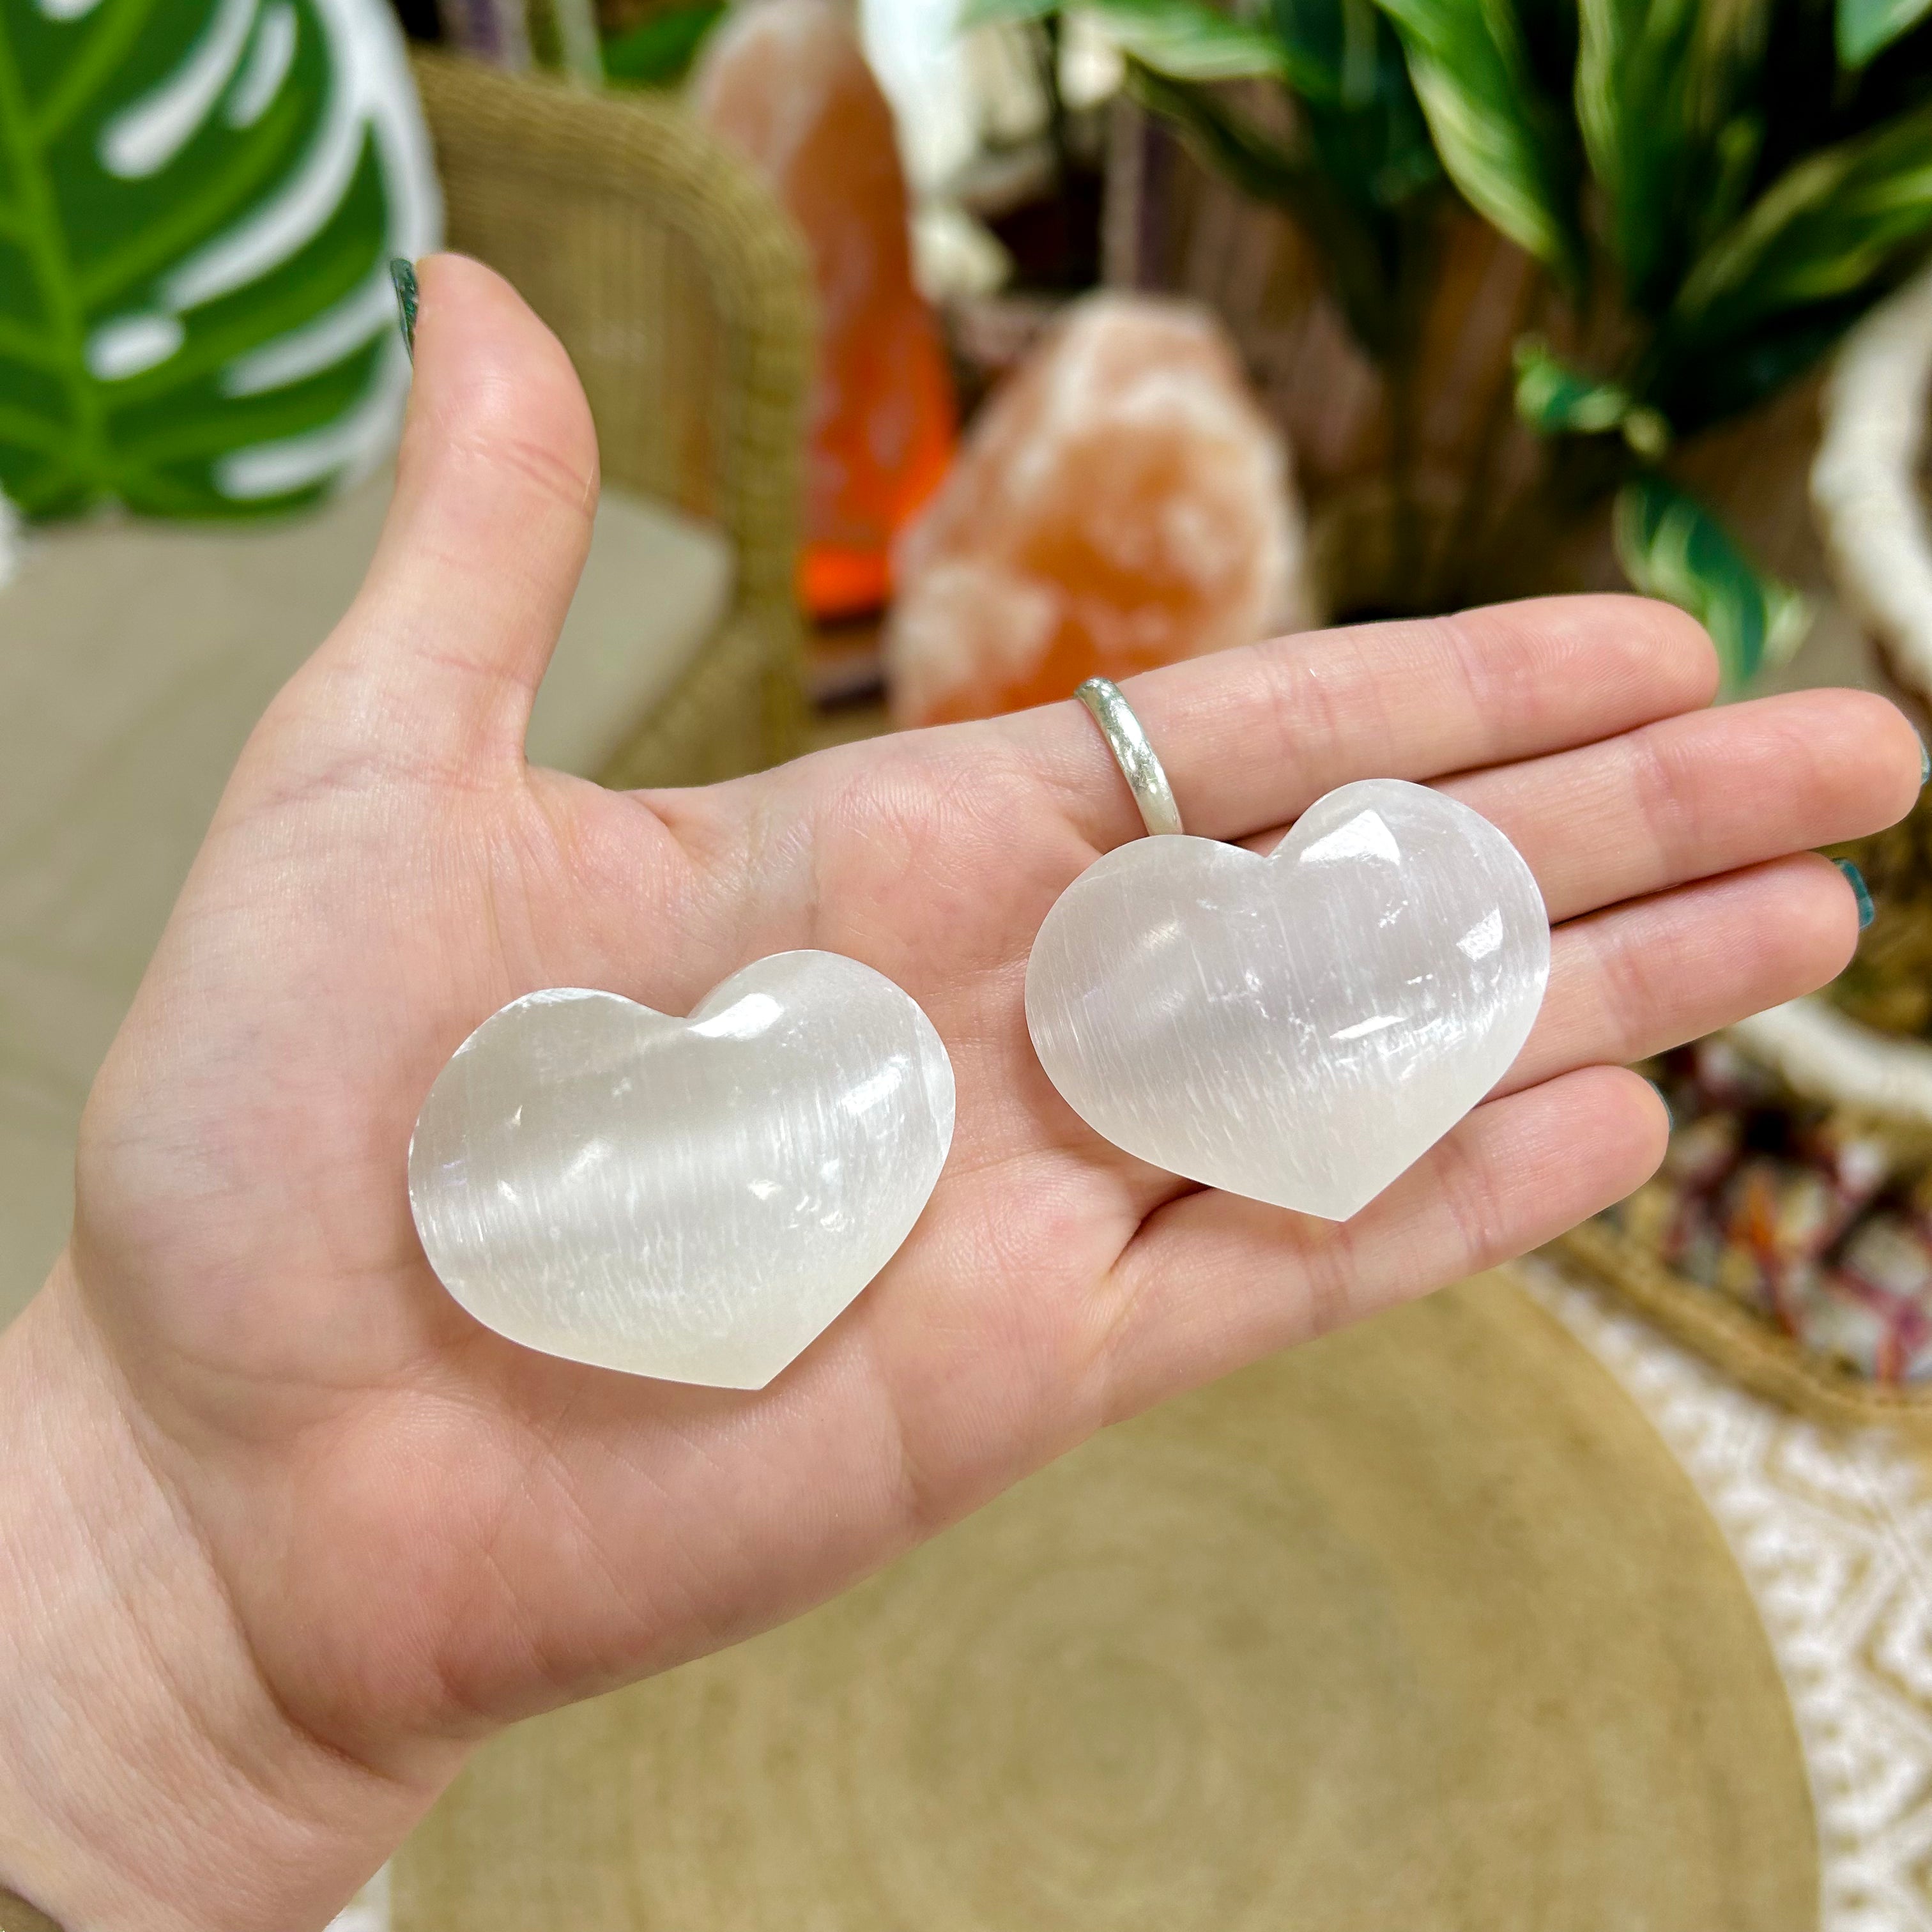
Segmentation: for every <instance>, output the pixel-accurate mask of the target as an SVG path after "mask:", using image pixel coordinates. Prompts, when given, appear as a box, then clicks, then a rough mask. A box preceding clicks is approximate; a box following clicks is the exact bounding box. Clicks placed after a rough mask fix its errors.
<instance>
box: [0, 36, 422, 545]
mask: <svg viewBox="0 0 1932 1932" xmlns="http://www.w3.org/2000/svg"><path fill="white" fill-rule="evenodd" d="M438 223H439V214H438V208H437V195H436V190H435V184H434V175H433V174H432V172H431V169H430V166H429V161H428V146H427V142H426V141H425V138H424V136H423V133H422V127H421V124H420V121H419V117H418V114H417V110H416V103H415V96H414V93H413V89H412V88H411V86H410V80H409V74H408V70H407V65H406V64H405V62H404V57H403V53H402V49H401V40H400V38H399V37H398V34H397V32H396V30H395V27H394V26H393V25H392V23H391V20H390V19H389V16H388V14H387V13H386V10H385V9H384V8H383V6H382V5H381V0H0V492H4V493H5V494H6V495H7V496H10V497H11V498H12V499H13V501H14V502H16V503H17V504H18V505H20V508H21V509H22V510H23V511H26V513H27V514H28V515H29V516H40V517H44V516H52V515H58V514H68V513H71V512H74V511H80V510H83V509H85V508H87V507H88V506H89V505H91V504H94V503H97V502H102V501H106V500H116V501H118V502H121V503H123V504H124V505H126V506H127V508H130V509H132V510H134V511H139V512H141V513H142V514H148V515H155V516H187V517H210V516H241V515H248V514H259V513H262V512H265V511H275V510H280V509H284V508H292V507H294V506H295V505H299V504H300V503H302V502H307V501H309V500H311V499H313V498H314V497H316V496H319V495H320V494H322V493H324V492H325V491H326V490H328V489H329V488H330V487H332V485H333V484H335V483H337V482H338V481H340V480H341V478H343V477H344V475H347V474H349V473H350V472H354V471H355V470H356V469H359V468H360V467H362V466H365V465H366V463H368V461H370V460H372V459H373V458H374V457H375V456H376V455H378V454H379V453H380V451H381V449H383V446H384V445H385V443H386V440H387V437H388V436H389V434H390V432H391V430H392V426H393V423H394V420H395V410H396V407H397V402H398V395H399V392H400V389H401V385H402V383H403V382H404V380H406V379H405V373H404V372H405V365H404V361H403V356H402V350H401V344H400V341H398V337H397V332H396V330H395V326H394V308H393V303H392V297H391V295H390V293H389V283H388V277H387V270H386V264H387V262H388V260H389V257H392V256H393V255H398V254H401V255H407V256H412V257H413V256H415V255H416V254H420V253H422V251H424V250H425V249H426V248H431V247H433V246H434V245H435V241H436V235H437V226H438Z"/></svg>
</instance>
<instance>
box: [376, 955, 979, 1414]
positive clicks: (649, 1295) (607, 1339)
mask: <svg viewBox="0 0 1932 1932" xmlns="http://www.w3.org/2000/svg"><path fill="white" fill-rule="evenodd" d="M952 1139H953V1067H952V1063H951V1062H950V1061H949V1060H948V1059H947V1055H946V1049H945V1048H944V1046H942V1045H941V1042H940V1038H939V1036H938V1034H937V1033H935V1031H933V1027H932V1022H931V1021H930V1020H929V1019H927V1018H926V1015H925V1014H924V1013H922V1012H921V1011H920V1010H919V1007H918V1005H917V1004H916V1002H915V1001H913V999H912V998H911V997H910V995H908V994H907V993H905V992H902V991H901V989H899V988H898V987H897V986H894V985H893V984H892V981H891V980H888V979H886V977H884V976H883V974H878V973H875V972H874V971H872V969H871V968H870V967H869V966H862V965H859V962H857V961H856V959H843V958H841V957H840V956H838V954H836V953H807V952H801V953H774V954H773V955H772V956H771V957H770V958H769V959H760V960H758V961H757V962H755V963H754V964H753V965H749V966H747V967H746V968H745V969H744V971H742V972H741V973H736V974H733V975H732V977H730V979H728V980H726V981H724V983H723V984H722V985H721V986H718V988H717V989H715V991H714V992H712V993H711V995H709V997H708V998H706V1000H705V1001H703V1004H701V1005H700V1006H699V1007H697V1010H695V1011H694V1013H692V1014H691V1017H690V1018H689V1019H682V1020H681V1019H670V1018H669V1017H667V1016H666V1015H664V1014H663V1013H653V1012H652V1010H651V1009H650V1008H649V1007H640V1006H638V1005H637V1004H634V1002H633V1001H629V1000H625V999H620V998H619V997H618V996H617V995H616V994H614V993H595V992H583V991H580V990H577V989H571V988H560V989H553V990H552V991H550V992H541V993H531V994H529V995H526V997H525V998H522V999H520V1000H515V1001H511V1004H509V1005H508V1006H507V1007H504V1008H503V1009H502V1011H501V1012H500V1013H495V1014H493V1015H492V1016H491V1017H490V1019H487V1020H485V1021H484V1022H483V1024H482V1025H481V1026H480V1027H478V1028H477V1029H476V1031H475V1032H474V1033H473V1034H471V1035H470V1036H469V1038H468V1039H467V1040H465V1041H464V1042H463V1044H462V1046H460V1047H458V1049H457V1050H456V1052H455V1055H454V1056H453V1057H452V1059H451V1061H450V1062H449V1065H448V1066H446V1067H445V1068H444V1069H443V1071H442V1073H440V1074H439V1075H437V1080H436V1085H434V1087H432V1088H431V1089H430V1094H429V1098H428V1100H425V1102H424V1103H423V1108H422V1114H421V1115H420V1116H419V1118H418V1119H417V1121H416V1136H415V1138H414V1139H413V1140H412V1141H411V1142H410V1205H411V1206H412V1207H413V1209H414V1211H415V1214H416V1229H417V1232H419V1234H420V1235H422V1244H423V1247H424V1250H425V1252H426V1253H428V1256H429V1261H430V1265H431V1267H432V1268H434V1269H435V1271H436V1272H437V1275H438V1277H440V1279H441V1280H442V1282H443V1286H445V1287H446V1288H447V1289H449V1292H450V1293H451V1294H452V1295H454V1296H455V1298H456V1299H457V1300H458V1301H459V1302H460V1303H461V1304H463V1307H465V1308H466V1309H467V1310H469V1312H470V1313H471V1314H472V1315H473V1316H475V1317H476V1319H478V1321H479V1322H484V1323H485V1324H486V1325H487V1326H489V1327H490V1328H493V1329H495V1330H496V1332H497V1333H498V1334H501V1335H507V1336H508V1337H509V1338H510V1339H511V1340H512V1341H513V1342H520V1343H523V1344H524V1346H526V1347H528V1348H532V1349H542V1350H543V1351H544V1352H545V1353H547V1354H549V1355H562V1356H565V1357H567V1358H568V1359H570V1360H571V1361H579V1362H592V1363H595V1364H598V1366H599V1367H604V1368H608V1369H622V1370H628V1372H629V1373H631V1374H633V1375H640V1376H657V1377H659V1378H661V1379H664V1380H666V1381H670V1382H703V1383H706V1384H709V1385H711V1386H712V1387H714V1388H763V1387H764V1385H766V1383H767V1382H769V1381H770V1380H771V1379H772V1377H773V1376H775V1375H776V1374H777V1373H778V1371H779V1370H781V1369H782V1368H784V1367H785V1365H786V1364H787V1363H789V1362H790V1361H792V1360H793V1358H794V1357H796V1355H798V1354H799V1352H800V1351H802V1349H805V1347H806V1346H807V1345H808V1344H809V1343H811V1341H812V1340H813V1339H814V1337H817V1335H818V1334H820V1333H821V1332H822V1331H823V1330H824V1329H825V1328H826V1326H827V1325H828V1324H829V1323H830V1322H831V1321H832V1319H833V1318H834V1317H835V1316H837V1315H838V1313H839V1312H840V1311H841V1310H842V1309H844V1307H846V1305H847V1304H848V1303H849V1302H850V1301H852V1299H853V1297H854V1296H856V1295H857V1294H858V1293H859V1290H860V1289H862V1288H863V1287H864V1286H865V1284H866V1283H868V1282H869V1281H870V1280H871V1279H872V1277H874V1275H875V1274H877V1273H878V1271H880V1268H883V1267H884V1266H885V1265H886V1262H888V1261H889V1260H890V1259H892V1256H893V1254H894V1253H895V1252H896V1251H897V1250H898V1247H899V1246H900V1244H901V1243H902V1242H903V1241H904V1240H905V1238H906V1236H907V1235H908V1234H910V1232H912V1226H913V1223H914V1222H915V1221H916V1220H918V1219H919V1214H920V1211H921V1210H922V1209H923V1208H924V1207H925V1206H926V1201H927V1199H928V1198H929V1196H931V1194H932V1190H933V1188H934V1187H935V1184H937V1183H938V1179H939V1171H940V1169H941V1168H942V1167H943V1166H944V1165H945V1163H946V1153H947V1148H948V1147H949V1146H950V1145H951V1144H952Z"/></svg>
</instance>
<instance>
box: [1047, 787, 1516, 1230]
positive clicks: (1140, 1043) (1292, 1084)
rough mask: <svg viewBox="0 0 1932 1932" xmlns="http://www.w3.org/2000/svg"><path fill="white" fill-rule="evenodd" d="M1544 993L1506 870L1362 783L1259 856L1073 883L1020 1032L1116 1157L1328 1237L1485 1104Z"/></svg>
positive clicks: (1176, 863)
mask: <svg viewBox="0 0 1932 1932" xmlns="http://www.w3.org/2000/svg"><path fill="white" fill-rule="evenodd" d="M1549 976H1550V926H1549V921H1548V919H1547V916H1546V914H1545V913H1544V905H1543V899H1542V895H1541V893H1539V892H1538V890H1537V886H1536V881H1535V879H1534V878H1533V877H1532V876H1531V874H1530V870H1529V867H1528V865H1526V864H1525V863H1524V862H1523V858H1522V856H1521V855H1520V853H1518V852H1517V849H1516V847H1514V846H1513V845H1512V844H1511V843H1510V842H1509V841H1508V839H1507V838H1505V837H1504V836H1503V835H1502V833H1501V832H1499V831H1498V830H1497V829H1496V827H1495V826H1493V825H1492V824H1490V822H1489V821H1488V820H1487V819H1485V818H1483V817H1480V816H1478V814H1476V813H1475V812H1474V811H1471V810H1470V809H1469V807H1468V806H1466V805H1458V804H1457V803H1456V802H1455V801H1454V800H1453V799H1448V798H1445V797H1444V796H1442V794H1441V793H1439V792H1433V791H1430V790H1427V789H1426V788H1425V787H1423V786H1421V785H1414V784H1403V783H1402V782H1400V781H1398V780H1396V779H1393V778H1371V779H1368V780H1366V781H1363V782H1362V783H1361V784H1350V785H1344V786H1343V787H1341V788H1340V790H1337V791H1332V792H1331V793H1328V796H1326V797H1325V798H1322V799H1318V800H1317V801H1316V803H1315V804H1314V805H1312V806H1310V808H1309V809H1308V811H1306V812H1305V813H1304V814H1303V815H1302V817H1301V819H1300V820H1299V821H1298V823H1296V825H1295V829H1293V830H1292V832H1289V835H1287V837H1286V838H1284V839H1283V841H1282V842H1281V844H1280V845H1279V846H1278V847H1276V849H1275V850H1274V852H1272V853H1270V854H1269V855H1268V856H1266V857H1265V858H1264V857H1260V856H1257V855H1256V854H1255V853H1252V852H1247V851H1244V850H1242V849H1241V847H1238V846H1235V845H1222V844H1216V843H1215V842H1214V841H1213V840H1211V839H1207V838H1179V837H1173V836H1168V837H1163V838H1142V839H1136V841H1134V842H1133V844H1129V845H1123V846H1121V847H1119V848H1118V850H1115V851H1112V852H1110V853H1108V854H1107V855H1106V857H1104V858H1103V859H1100V860H1098V861H1097V862H1096V863H1095V864H1094V865H1091V866H1089V867H1088V869H1087V870H1086V871H1085V872H1083V873H1082V874H1081V875H1080V877H1079V878H1077V879H1076V880H1074V882H1073V884H1072V885H1071V886H1069V887H1068V888H1067V890H1066V892H1064V893H1063V894H1062V895H1061V897H1060V898H1059V899H1058V901H1056V903H1055V905H1054V907H1053V908H1052V910H1051V911H1050V912H1049V913H1048V914H1047V916H1046V921H1045V922H1044V923H1043V925H1042V926H1041V927H1040V937H1039V938H1037V940H1035V941H1034V948H1033V957H1032V959H1031V962H1029V963H1028V968H1027V983H1026V1001H1027V1025H1028V1029H1029V1031H1031V1033H1032V1035H1033V1041H1034V1047H1035V1049H1036V1050H1037V1052H1038V1053H1039V1055H1040V1063H1041V1064H1042V1065H1043V1067H1045V1068H1046V1071H1047V1073H1048V1075H1049V1077H1050V1078H1051V1079H1052V1082H1053V1084H1054V1085H1055V1086H1056V1087H1057V1088H1059V1090H1060V1091H1061V1093H1062V1094H1064V1096H1065V1097H1066V1098H1067V1101H1068V1102H1069V1103H1070V1105H1071V1106H1072V1107H1073V1110H1074V1112H1076V1113H1077V1114H1079V1116H1080V1117H1081V1118H1082V1120H1084V1121H1086V1122H1087V1123H1088V1125H1089V1126H1090V1127H1093V1128H1094V1129H1095V1130H1097V1132H1099V1133H1102V1134H1104V1135H1105V1136H1106V1138H1107V1139H1109V1140H1110V1141H1112V1142H1114V1144H1115V1145H1116V1146H1118V1147H1121V1148H1125V1149H1126V1150H1127V1152H1128V1153H1130V1154H1138V1155H1139V1157H1141V1158H1142V1160H1148V1161H1151V1162H1153V1163H1154V1164H1155V1165H1156V1166H1160V1167H1164V1168H1166V1169H1168V1170H1169V1172H1171V1173H1174V1174H1178V1175H1184V1176H1185V1177H1186V1178H1187V1179H1189V1180H1190V1181H1202V1182H1205V1184H1207V1185H1208V1186H1209V1187H1220V1188H1225V1189H1226V1190H1227V1191H1228V1192H1229V1193H1233V1194H1244V1195H1247V1196H1250V1197H1252V1198H1253V1199H1255V1200H1257V1201H1271V1202H1274V1203H1275V1204H1276V1205H1277V1206H1279V1207H1283V1208H1298V1209H1299V1210H1300V1211H1301V1212H1302V1213H1304V1214H1319V1215H1322V1216H1323V1217H1325V1218H1327V1219H1328V1220H1336V1221H1340V1220H1347V1219H1348V1217H1349V1216H1350V1215H1352V1214H1354V1213H1355V1211H1357V1209H1358V1208H1362V1207H1364V1206H1366V1205H1367V1203H1368V1202H1370V1201H1372V1200H1373V1199H1374V1198H1375V1196H1376V1195H1378V1194H1379V1193H1381V1192H1382V1190H1383V1189H1384V1188H1385V1187H1387V1186H1388V1184H1389V1183H1390V1182H1391V1181H1393V1180H1394V1179H1395V1178H1396V1176H1397V1175H1399V1174H1400V1173H1401V1172H1403V1169H1406V1168H1407V1167H1409V1166H1410V1165H1411V1164H1412V1163H1414V1162H1415V1160H1418V1158H1419V1157H1421V1155H1422V1154H1424V1153H1426V1152H1427V1151H1428V1149H1429V1148H1431V1147H1432V1146H1433V1145H1435V1143H1436V1142H1437V1141H1439V1139H1442V1136H1443V1135H1445V1133H1448V1131H1449V1130H1450V1129H1451V1127H1454V1125H1455V1124H1456V1123H1457V1121H1460V1119H1461V1118H1463V1115H1465V1114H1466V1113H1467V1112H1469V1109H1471V1108H1472V1107H1473V1106H1475V1104H1476V1103H1477V1102H1478V1100H1481V1098H1482V1097H1483V1096H1484V1094H1486V1093H1487V1091H1489V1090H1490V1088H1491V1087H1493V1085H1495V1084H1496V1082H1497V1080H1498V1079H1500V1078H1501V1077H1502V1075H1503V1073H1505V1071H1506V1070H1508V1067H1509V1065H1510V1063H1511V1061H1514V1059H1515V1058H1516V1056H1517V1050H1518V1049H1520V1047H1521V1046H1522V1045H1523V1041H1524V1040H1525V1039H1526V1038H1527V1037H1528V1036H1529V1029H1530V1027H1531V1025H1532V1022H1534V1021H1535V1018H1536V1014H1537V1009H1538V1007H1540V1006H1541V1004H1542V1002H1543V989H1544V983H1545V982H1546V981H1547V980H1548V978H1549Z"/></svg>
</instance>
